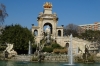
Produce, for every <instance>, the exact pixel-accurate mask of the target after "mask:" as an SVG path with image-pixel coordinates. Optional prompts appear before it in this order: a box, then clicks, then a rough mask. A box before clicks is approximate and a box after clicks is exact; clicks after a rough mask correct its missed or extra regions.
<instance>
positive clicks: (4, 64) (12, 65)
mask: <svg viewBox="0 0 100 66" xmlns="http://www.w3.org/2000/svg"><path fill="white" fill-rule="evenodd" d="M65 63H66V62H45V63H42V62H41V63H38V62H27V61H25V62H22V61H20V62H19V61H0V66H64V64H65ZM66 66H68V65H66ZM74 66H100V63H89V64H84V63H75V65H74Z"/></svg>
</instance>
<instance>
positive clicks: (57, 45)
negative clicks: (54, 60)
mask: <svg viewBox="0 0 100 66" xmlns="http://www.w3.org/2000/svg"><path fill="white" fill-rule="evenodd" d="M51 46H52V47H53V49H55V48H62V47H61V46H60V45H59V44H57V43H54V44H52V45H51Z"/></svg>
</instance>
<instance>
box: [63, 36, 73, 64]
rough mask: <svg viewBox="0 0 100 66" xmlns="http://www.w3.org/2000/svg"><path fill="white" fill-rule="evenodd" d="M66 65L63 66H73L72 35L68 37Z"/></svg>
mask: <svg viewBox="0 0 100 66" xmlns="http://www.w3.org/2000/svg"><path fill="white" fill-rule="evenodd" d="M68 62H69V63H68V64H64V65H74V64H73V45H72V34H71V35H70V43H69V48H68Z"/></svg>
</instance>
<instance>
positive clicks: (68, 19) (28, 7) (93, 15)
mask: <svg viewBox="0 0 100 66" xmlns="http://www.w3.org/2000/svg"><path fill="white" fill-rule="evenodd" d="M45 2H51V3H52V5H53V8H52V11H53V13H56V14H57V16H58V18H59V20H58V24H57V25H58V26H61V25H64V26H66V25H68V24H75V25H83V24H92V23H94V22H100V0H0V3H3V4H4V5H5V6H6V11H7V13H8V15H9V16H8V17H7V18H6V19H5V22H4V24H3V25H11V24H20V25H21V26H23V27H28V28H29V29H31V27H32V24H34V25H35V26H37V25H38V22H37V17H38V15H39V13H40V12H43V4H44V3H45Z"/></svg>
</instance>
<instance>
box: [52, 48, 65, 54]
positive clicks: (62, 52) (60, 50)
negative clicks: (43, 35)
mask: <svg viewBox="0 0 100 66" xmlns="http://www.w3.org/2000/svg"><path fill="white" fill-rule="evenodd" d="M53 52H54V53H56V54H58V53H61V54H64V53H67V49H54V50H53Z"/></svg>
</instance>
